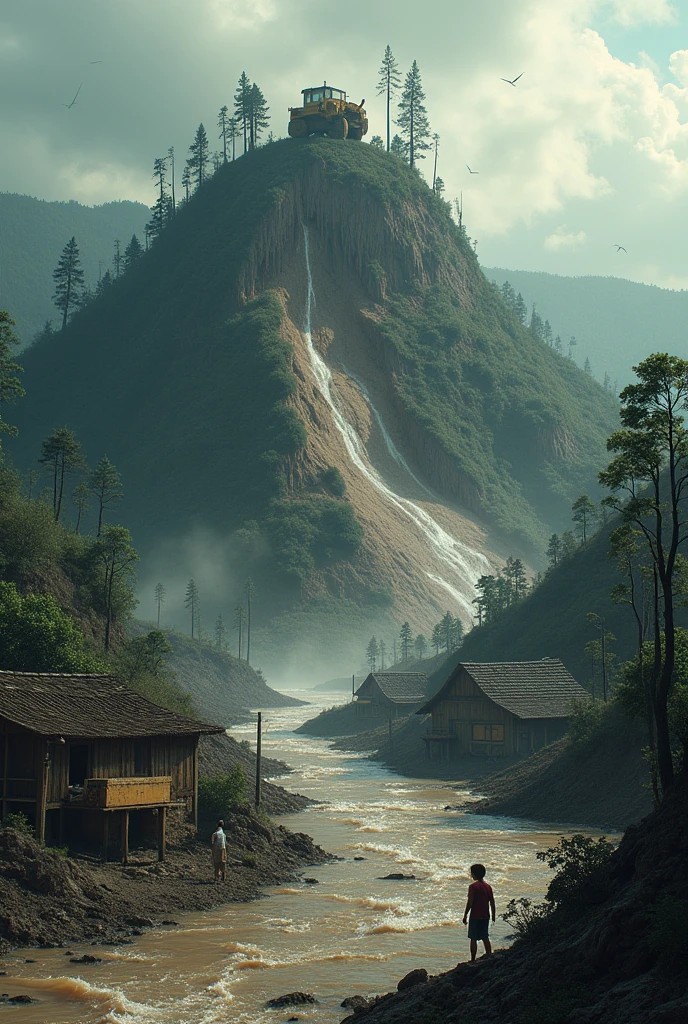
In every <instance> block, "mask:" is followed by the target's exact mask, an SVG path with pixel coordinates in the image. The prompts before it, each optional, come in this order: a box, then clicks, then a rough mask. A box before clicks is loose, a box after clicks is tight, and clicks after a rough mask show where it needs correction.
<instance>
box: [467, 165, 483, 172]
mask: <svg viewBox="0 0 688 1024" xmlns="http://www.w3.org/2000/svg"><path fill="white" fill-rule="evenodd" d="M466 167H468V164H466ZM468 173H469V174H480V171H472V170H471V169H470V167H468Z"/></svg>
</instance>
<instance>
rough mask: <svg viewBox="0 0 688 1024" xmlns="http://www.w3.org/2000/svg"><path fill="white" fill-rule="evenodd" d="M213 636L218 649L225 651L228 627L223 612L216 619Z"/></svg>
mask: <svg viewBox="0 0 688 1024" xmlns="http://www.w3.org/2000/svg"><path fill="white" fill-rule="evenodd" d="M213 636H214V637H215V646H216V647H217V649H218V651H225V650H226V649H227V627H226V626H225V624H224V621H223V619H222V613H220V614H219V615H218V617H217V618H216V619H215V628H214V630H213Z"/></svg>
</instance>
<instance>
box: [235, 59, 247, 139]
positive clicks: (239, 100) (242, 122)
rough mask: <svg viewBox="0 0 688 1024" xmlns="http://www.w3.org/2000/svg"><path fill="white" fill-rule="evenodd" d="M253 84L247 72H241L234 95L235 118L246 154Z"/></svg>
mask: <svg viewBox="0 0 688 1024" xmlns="http://www.w3.org/2000/svg"><path fill="white" fill-rule="evenodd" d="M250 95H251V82H250V79H249V77H248V75H247V74H246V72H245V71H242V72H241V76H240V78H239V84H238V85H237V89H236V92H235V94H234V116H235V117H236V120H237V128H238V129H239V132H240V133H241V135H242V136H243V140H244V153H246V152H247V151H248V139H249V131H250V120H251V100H250Z"/></svg>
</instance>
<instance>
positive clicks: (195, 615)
mask: <svg viewBox="0 0 688 1024" xmlns="http://www.w3.org/2000/svg"><path fill="white" fill-rule="evenodd" d="M184 607H185V608H188V609H189V614H190V615H191V637H192V639H193V637H194V636H196V634H197V633H198V632H199V630H198V619H199V612H200V601H199V598H198V587H197V586H196V584H195V583H194V581H193V580H189V582H188V583H187V585H186V595H185V597H184Z"/></svg>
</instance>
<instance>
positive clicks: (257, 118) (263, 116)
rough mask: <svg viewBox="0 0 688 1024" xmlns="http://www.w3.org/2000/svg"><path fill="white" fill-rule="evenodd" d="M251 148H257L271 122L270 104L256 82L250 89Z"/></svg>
mask: <svg viewBox="0 0 688 1024" xmlns="http://www.w3.org/2000/svg"><path fill="white" fill-rule="evenodd" d="M248 100H249V149H255V148H256V146H257V145H258V143H259V142H260V137H261V135H262V134H263V132H264V131H265V129H266V128H267V127H268V125H269V123H270V115H269V114H268V111H269V109H270V108H269V106H268V105H267V103H266V102H265V97H264V96H263V93H262V92H261V90H260V89H259V88H258V86H257V85H256V83H255V82H254V83H253V85H252V86H251V89H250V91H249V96H248Z"/></svg>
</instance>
